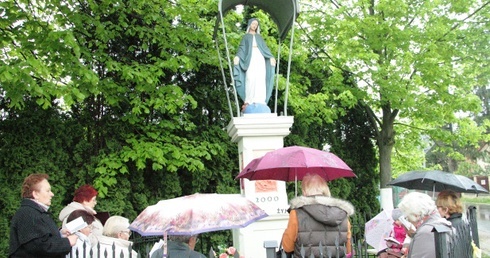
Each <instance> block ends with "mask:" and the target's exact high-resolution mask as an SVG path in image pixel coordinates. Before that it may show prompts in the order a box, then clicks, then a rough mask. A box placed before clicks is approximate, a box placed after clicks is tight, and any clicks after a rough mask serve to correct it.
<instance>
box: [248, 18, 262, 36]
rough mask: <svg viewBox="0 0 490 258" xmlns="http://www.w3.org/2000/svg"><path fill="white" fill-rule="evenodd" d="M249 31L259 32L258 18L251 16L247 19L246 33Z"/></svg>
mask: <svg viewBox="0 0 490 258" xmlns="http://www.w3.org/2000/svg"><path fill="white" fill-rule="evenodd" d="M250 32H254V33H257V34H260V26H259V20H258V19H257V18H252V19H249V20H248V25H247V33H250Z"/></svg>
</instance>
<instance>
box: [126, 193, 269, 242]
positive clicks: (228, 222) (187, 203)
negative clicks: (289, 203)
mask: <svg viewBox="0 0 490 258" xmlns="http://www.w3.org/2000/svg"><path fill="white" fill-rule="evenodd" d="M266 216H268V215H267V214H266V213H265V211H264V210H262V209H261V208H259V207H258V206H257V205H256V204H255V203H253V202H252V201H250V200H248V199H247V198H245V197H243V196H241V195H239V194H215V193H210V194H205V193H204V194H200V193H196V194H193V195H187V196H183V197H178V198H174V199H169V200H163V201H159V202H158V203H157V204H155V205H151V206H148V207H147V208H146V209H145V210H143V211H142V212H141V213H140V215H138V217H137V218H136V219H135V220H134V221H133V222H132V223H131V225H130V226H129V228H130V229H131V230H133V231H136V232H138V233H139V234H140V235H142V236H163V235H164V234H165V235H167V234H168V235H195V234H200V233H204V232H210V231H218V230H226V229H232V228H240V227H246V226H248V225H249V224H251V223H252V222H255V221H257V220H260V219H262V218H264V217H266Z"/></svg>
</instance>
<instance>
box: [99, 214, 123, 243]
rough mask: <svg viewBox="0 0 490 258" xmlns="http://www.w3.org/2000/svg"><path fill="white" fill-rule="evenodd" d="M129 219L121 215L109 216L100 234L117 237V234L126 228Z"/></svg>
mask: <svg viewBox="0 0 490 258" xmlns="http://www.w3.org/2000/svg"><path fill="white" fill-rule="evenodd" d="M128 228H129V219H127V218H125V217H121V216H111V217H110V218H108V219H107V221H106V222H105V224H104V229H103V230H102V235H104V236H108V237H115V238H117V234H119V233H121V232H122V231H125V230H128Z"/></svg>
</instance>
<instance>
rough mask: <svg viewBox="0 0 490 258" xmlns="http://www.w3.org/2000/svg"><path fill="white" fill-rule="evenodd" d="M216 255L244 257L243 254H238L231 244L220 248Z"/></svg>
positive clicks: (226, 257)
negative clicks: (222, 248)
mask: <svg viewBox="0 0 490 258" xmlns="http://www.w3.org/2000/svg"><path fill="white" fill-rule="evenodd" d="M218 257H219V258H230V257H237V258H244V256H241V255H240V254H238V251H237V250H236V248H235V247H233V246H230V247H228V248H226V249H224V250H222V251H221V253H220V254H219V256H218Z"/></svg>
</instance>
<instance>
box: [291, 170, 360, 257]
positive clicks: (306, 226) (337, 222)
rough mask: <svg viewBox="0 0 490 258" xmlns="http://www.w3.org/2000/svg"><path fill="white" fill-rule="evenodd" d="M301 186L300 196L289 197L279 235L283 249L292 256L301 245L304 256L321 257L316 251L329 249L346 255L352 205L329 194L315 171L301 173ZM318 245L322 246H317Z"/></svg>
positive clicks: (349, 250)
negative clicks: (286, 217) (285, 223)
mask: <svg viewBox="0 0 490 258" xmlns="http://www.w3.org/2000/svg"><path fill="white" fill-rule="evenodd" d="M301 188H302V190H303V196H299V197H296V198H294V199H293V200H291V207H290V209H291V211H290V213H289V221H288V226H287V228H286V230H285V231H284V234H283V236H282V246H283V249H284V251H285V252H288V253H290V252H294V257H302V256H301V248H302V247H303V248H304V249H305V251H306V253H305V254H306V256H305V257H310V256H311V255H312V254H313V256H314V257H321V256H320V253H323V255H327V253H330V254H331V257H350V255H351V245H350V237H351V232H350V223H349V219H348V217H349V216H351V215H352V214H354V206H352V204H351V203H350V202H347V201H345V200H341V199H336V198H332V197H330V189H329V188H328V185H327V183H326V182H325V180H324V179H323V178H322V177H320V176H319V175H317V174H314V175H312V174H307V175H305V177H304V178H303V181H302V183H301ZM326 214H327V216H325V215H326ZM325 231H326V233H325ZM339 236H340V239H339ZM336 243H338V248H337V246H336ZM320 246H322V249H323V250H320ZM344 246H345V247H344ZM325 248H326V249H325ZM327 250H328V251H327ZM337 250H338V252H337Z"/></svg>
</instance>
